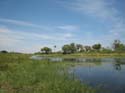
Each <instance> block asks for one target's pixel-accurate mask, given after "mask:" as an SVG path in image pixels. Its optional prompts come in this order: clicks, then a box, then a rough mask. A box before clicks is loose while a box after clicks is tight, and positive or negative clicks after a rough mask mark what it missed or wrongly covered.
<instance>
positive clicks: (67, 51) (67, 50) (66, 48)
mask: <svg viewBox="0 0 125 93" xmlns="http://www.w3.org/2000/svg"><path fill="white" fill-rule="evenodd" d="M62 50H63V54H70V53H71V46H70V45H64V46H63V47H62Z"/></svg>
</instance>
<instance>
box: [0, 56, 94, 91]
mask: <svg viewBox="0 0 125 93" xmlns="http://www.w3.org/2000/svg"><path fill="white" fill-rule="evenodd" d="M30 56H31V55H26V54H0V93H95V92H96V90H95V89H92V88H91V87H88V86H86V85H84V84H81V83H80V81H79V80H77V79H74V78H73V77H72V75H70V76H69V74H68V72H67V69H68V67H69V66H71V65H70V64H69V63H68V64H67V63H66V62H64V63H63V62H61V63H60V62H59V63H52V62H47V61H36V60H31V59H29V57H30Z"/></svg>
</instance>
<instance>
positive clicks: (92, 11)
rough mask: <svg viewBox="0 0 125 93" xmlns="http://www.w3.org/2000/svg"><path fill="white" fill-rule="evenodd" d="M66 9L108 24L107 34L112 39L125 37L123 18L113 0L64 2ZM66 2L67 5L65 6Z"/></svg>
mask: <svg viewBox="0 0 125 93" xmlns="http://www.w3.org/2000/svg"><path fill="white" fill-rule="evenodd" d="M64 2H65V3H62V4H64V6H66V7H67V8H69V9H71V10H73V11H77V12H79V13H81V14H84V15H86V16H88V17H97V19H98V20H100V21H105V22H107V23H110V29H109V30H108V31H107V32H109V35H110V37H112V39H114V38H116V39H121V36H122V38H124V37H123V35H125V24H124V22H123V21H124V20H123V19H124V18H123V17H122V15H120V13H119V10H118V9H117V8H116V6H115V5H114V4H115V0H73V1H72V2H70V3H69V2H67V1H64ZM66 2H67V3H68V4H66ZM109 35H107V37H108V36H109Z"/></svg>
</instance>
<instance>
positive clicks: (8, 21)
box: [0, 18, 42, 28]
mask: <svg viewBox="0 0 125 93" xmlns="http://www.w3.org/2000/svg"><path fill="white" fill-rule="evenodd" d="M0 21H1V22H6V23H11V24H15V25H20V26H29V27H35V28H42V27H41V26H40V25H36V24H33V23H30V22H25V21H19V20H13V19H5V18H0Z"/></svg>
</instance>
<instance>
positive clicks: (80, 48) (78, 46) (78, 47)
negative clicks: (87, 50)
mask: <svg viewBox="0 0 125 93" xmlns="http://www.w3.org/2000/svg"><path fill="white" fill-rule="evenodd" d="M76 49H77V52H82V51H83V46H82V45H81V44H76Z"/></svg>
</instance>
